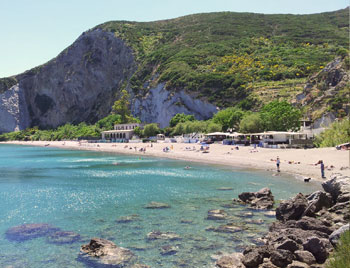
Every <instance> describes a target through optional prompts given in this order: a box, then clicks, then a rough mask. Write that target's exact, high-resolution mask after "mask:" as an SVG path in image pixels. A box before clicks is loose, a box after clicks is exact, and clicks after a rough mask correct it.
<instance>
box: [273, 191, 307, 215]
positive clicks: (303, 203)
mask: <svg viewBox="0 0 350 268" xmlns="http://www.w3.org/2000/svg"><path fill="white" fill-rule="evenodd" d="M307 206H308V201H307V199H306V197H305V196H304V195H303V194H302V193H299V194H298V195H297V196H296V197H294V198H293V199H290V200H287V201H284V202H282V203H281V204H280V205H279V207H278V208H277V209H276V218H277V219H278V220H280V221H287V220H299V219H300V218H301V217H302V215H303V214H304V211H305V209H306V208H307Z"/></svg>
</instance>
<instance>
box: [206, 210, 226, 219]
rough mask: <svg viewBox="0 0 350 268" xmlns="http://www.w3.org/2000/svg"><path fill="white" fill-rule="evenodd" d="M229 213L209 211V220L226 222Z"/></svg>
mask: <svg viewBox="0 0 350 268" xmlns="http://www.w3.org/2000/svg"><path fill="white" fill-rule="evenodd" d="M226 218H227V213H226V212H225V211H224V210H222V209H212V210H209V211H208V217H207V220H225V219H226Z"/></svg>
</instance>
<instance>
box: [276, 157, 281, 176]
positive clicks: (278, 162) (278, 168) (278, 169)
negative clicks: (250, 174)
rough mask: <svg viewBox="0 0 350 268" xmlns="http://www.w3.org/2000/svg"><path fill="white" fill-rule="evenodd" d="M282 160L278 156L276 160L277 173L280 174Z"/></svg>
mask: <svg viewBox="0 0 350 268" xmlns="http://www.w3.org/2000/svg"><path fill="white" fill-rule="evenodd" d="M280 163H281V161H280V158H279V157H278V156H277V159H276V166H277V172H280Z"/></svg>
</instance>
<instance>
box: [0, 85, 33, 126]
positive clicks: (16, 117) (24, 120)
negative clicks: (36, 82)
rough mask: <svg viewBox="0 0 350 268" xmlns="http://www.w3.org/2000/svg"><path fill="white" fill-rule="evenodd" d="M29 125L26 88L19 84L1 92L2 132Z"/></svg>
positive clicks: (0, 121)
mask: <svg viewBox="0 0 350 268" xmlns="http://www.w3.org/2000/svg"><path fill="white" fill-rule="evenodd" d="M29 125H30V117H29V113H28V108H27V105H26V100H25V96H24V90H23V88H20V87H19V86H18V84H17V85H15V86H13V87H11V88H10V89H9V90H7V91H5V92H4V93H2V94H0V133H3V132H10V131H16V130H21V129H24V128H27V127H29Z"/></svg>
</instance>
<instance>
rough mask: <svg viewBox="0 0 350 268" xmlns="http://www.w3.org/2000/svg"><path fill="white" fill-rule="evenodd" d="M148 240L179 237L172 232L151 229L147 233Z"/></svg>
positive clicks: (176, 238) (177, 238) (178, 238)
mask: <svg viewBox="0 0 350 268" xmlns="http://www.w3.org/2000/svg"><path fill="white" fill-rule="evenodd" d="M147 239H148V240H158V239H161V240H180V239H181V237H180V236H179V235H178V234H176V233H173V232H161V231H152V232H150V233H148V234H147Z"/></svg>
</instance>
